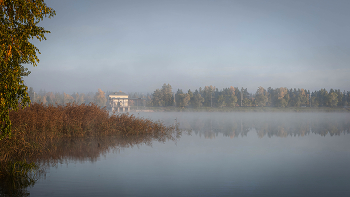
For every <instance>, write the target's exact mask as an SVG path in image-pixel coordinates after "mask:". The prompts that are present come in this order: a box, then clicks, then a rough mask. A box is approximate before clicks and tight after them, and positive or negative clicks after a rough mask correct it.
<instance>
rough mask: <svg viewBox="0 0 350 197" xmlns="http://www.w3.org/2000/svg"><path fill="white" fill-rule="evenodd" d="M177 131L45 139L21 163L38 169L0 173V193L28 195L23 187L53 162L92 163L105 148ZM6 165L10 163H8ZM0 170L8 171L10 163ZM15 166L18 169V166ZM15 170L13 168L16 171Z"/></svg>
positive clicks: (165, 136) (163, 137) (136, 143)
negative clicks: (35, 150)
mask: <svg viewBox="0 0 350 197" xmlns="http://www.w3.org/2000/svg"><path fill="white" fill-rule="evenodd" d="M181 134H182V133H181V131H180V130H178V129H175V130H172V131H169V132H164V133H154V134H152V135H150V134H145V135H132V136H128V137H121V136H107V137H91V138H86V137H82V138H66V139H62V138H61V139H56V140H55V139H51V140H47V141H46V142H45V144H42V146H43V147H44V148H43V150H44V151H43V152H42V154H34V155H33V156H32V157H29V158H26V160H25V161H26V162H22V163H24V164H23V165H30V163H31V162H34V163H35V164H36V166H37V167H38V168H39V170H35V171H26V172H23V173H21V174H15V175H13V174H12V175H11V174H9V173H6V174H4V173H2V174H0V196H29V195H30V194H29V193H28V191H27V190H26V188H28V187H32V186H34V184H35V182H36V181H37V180H38V179H39V178H40V177H42V176H44V175H45V169H47V168H48V167H50V166H55V165H56V164H57V163H65V162H67V161H69V160H74V161H80V162H83V161H90V162H95V161H97V159H98V158H99V157H100V156H101V155H104V154H106V153H108V152H109V151H116V152H119V151H120V150H122V149H124V148H130V147H134V146H141V145H147V146H152V142H154V141H159V142H165V141H168V140H173V141H175V140H176V139H178V138H180V136H181ZM34 163H33V164H34ZM9 164H10V165H11V164H12V163H9ZM2 169H7V170H8V171H12V169H11V166H9V168H2ZM16 169H17V170H18V168H16ZM16 169H14V170H15V171H16ZM28 169H29V168H28ZM0 173H1V171H0Z"/></svg>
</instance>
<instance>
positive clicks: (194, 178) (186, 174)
mask: <svg viewBox="0 0 350 197" xmlns="http://www.w3.org/2000/svg"><path fill="white" fill-rule="evenodd" d="M134 115H135V116H136V117H145V118H149V119H152V120H161V121H163V122H164V123H165V124H167V125H178V127H179V129H180V130H181V131H182V133H181V134H180V133H177V136H175V137H174V138H173V139H169V140H165V141H164V140H155V141H142V140H136V141H133V139H123V140H124V141H123V140H120V139H114V138H113V137H108V138H106V139H72V140H69V141H67V142H60V143H59V144H61V146H62V147H61V148H60V147H57V149H58V150H61V151H58V152H59V154H58V153H57V155H56V156H52V157H55V158H49V159H48V160H50V161H47V163H48V164H47V165H48V166H51V167H48V168H47V170H46V171H45V173H44V175H42V176H41V177H40V178H39V179H38V181H37V182H36V183H35V184H34V186H33V187H30V188H27V192H28V193H30V195H31V196H350V143H349V142H350V135H349V132H350V114H349V113H215V112H213V113H192V112H186V113H181V112H163V113H161V112H159V113H158V112H156V113H136V114H134Z"/></svg>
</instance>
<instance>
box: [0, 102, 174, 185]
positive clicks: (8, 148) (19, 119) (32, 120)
mask: <svg viewBox="0 0 350 197" xmlns="http://www.w3.org/2000/svg"><path fill="white" fill-rule="evenodd" d="M10 119H11V122H12V137H11V138H5V139H3V140H1V141H0V178H1V177H2V178H1V180H12V181H16V180H17V181H19V182H18V183H21V182H23V180H22V179H23V177H25V176H24V175H23V173H22V172H24V174H27V175H28V173H29V172H30V171H32V170H36V169H37V166H36V165H35V164H36V163H37V162H38V159H40V158H41V157H42V155H46V156H47V155H51V157H52V159H59V158H60V156H58V155H62V154H58V152H59V151H57V150H56V148H57V146H56V145H57V141H60V139H66V138H69V139H72V140H74V139H77V138H80V139H83V138H93V139H102V138H103V137H105V136H113V138H111V139H132V140H133V141H132V142H130V141H129V144H137V143H150V142H151V141H152V140H158V141H165V140H167V139H173V138H174V137H173V131H175V127H174V126H165V125H164V124H162V123H161V122H159V121H158V122H154V121H151V120H148V119H143V118H136V117H135V116H133V115H129V114H112V115H110V114H109V112H108V111H107V110H106V109H104V108H103V109H101V108H100V107H98V106H97V105H95V104H89V105H86V104H81V105H77V104H75V103H73V104H72V103H70V104H67V105H65V106H53V105H49V106H46V105H43V104H38V103H34V104H32V105H31V106H30V107H27V108H24V109H19V110H18V111H11V112H10ZM63 141H64V140H63ZM127 144H128V143H127ZM98 146H101V145H100V143H98ZM101 150H102V149H101ZM61 151H62V150H61ZM65 151H69V149H67V150H65ZM99 152H100V151H99ZM33 162H34V163H33ZM14 172H16V173H14ZM17 172H21V173H17ZM16 177H17V178H16ZM18 183H17V184H18ZM15 185H16V184H15Z"/></svg>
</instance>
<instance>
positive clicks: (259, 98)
mask: <svg viewBox="0 0 350 197" xmlns="http://www.w3.org/2000/svg"><path fill="white" fill-rule="evenodd" d="M267 101H268V93H267V91H266V90H265V89H264V88H263V87H261V86H260V87H259V88H258V90H257V91H256V94H255V104H256V105H258V106H259V107H265V106H266V103H267Z"/></svg>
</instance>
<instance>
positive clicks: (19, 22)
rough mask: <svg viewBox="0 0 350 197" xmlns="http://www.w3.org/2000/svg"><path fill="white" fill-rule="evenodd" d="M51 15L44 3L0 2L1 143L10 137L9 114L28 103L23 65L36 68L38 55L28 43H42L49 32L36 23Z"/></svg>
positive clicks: (31, 0) (28, 0) (33, 0)
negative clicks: (35, 40)
mask: <svg viewBox="0 0 350 197" xmlns="http://www.w3.org/2000/svg"><path fill="white" fill-rule="evenodd" d="M54 15H55V11H54V10H53V9H52V8H49V7H47V6H46V4H45V3H44V1H43V0H0V22H1V25H0V38H1V40H0V56H1V57H0V129H1V130H0V140H1V139H3V138H4V137H5V136H9V137H11V121H10V117H9V113H10V110H17V109H18V104H19V103H20V104H21V106H22V107H25V106H26V105H28V104H29V103H30V98H29V96H28V93H27V89H28V88H27V86H26V85H25V84H24V82H23V79H22V76H23V75H27V74H28V72H26V71H27V69H26V68H24V67H23V65H22V64H32V65H33V66H36V65H37V63H38V62H39V59H38V57H37V53H39V54H40V52H39V50H38V48H36V47H35V46H34V45H33V44H32V43H31V42H29V40H30V39H33V38H36V39H38V40H39V41H41V40H45V39H46V38H45V34H46V33H50V32H49V31H47V30H45V29H44V28H43V27H40V26H38V23H39V22H40V21H42V20H43V18H44V17H49V18H50V17H52V16H54Z"/></svg>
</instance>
